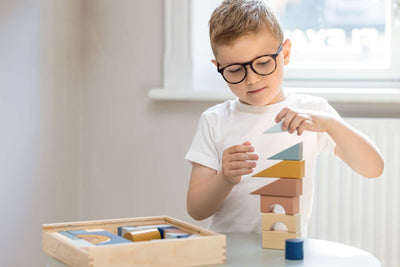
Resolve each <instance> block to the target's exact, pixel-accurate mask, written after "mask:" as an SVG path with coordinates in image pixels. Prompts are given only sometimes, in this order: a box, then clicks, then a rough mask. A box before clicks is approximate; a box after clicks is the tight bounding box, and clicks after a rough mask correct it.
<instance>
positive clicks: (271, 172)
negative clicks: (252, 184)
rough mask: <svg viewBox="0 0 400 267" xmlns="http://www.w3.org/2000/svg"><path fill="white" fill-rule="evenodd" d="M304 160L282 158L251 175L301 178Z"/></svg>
mask: <svg viewBox="0 0 400 267" xmlns="http://www.w3.org/2000/svg"><path fill="white" fill-rule="evenodd" d="M304 163H305V161H304V160H301V161H297V160H282V161H281V162H279V163H278V164H275V165H273V166H272V167H269V168H268V169H265V170H263V171H261V172H259V173H256V174H254V175H253V177H276V178H295V179H301V178H303V177H304V169H305V168H304V165H305V164H304Z"/></svg>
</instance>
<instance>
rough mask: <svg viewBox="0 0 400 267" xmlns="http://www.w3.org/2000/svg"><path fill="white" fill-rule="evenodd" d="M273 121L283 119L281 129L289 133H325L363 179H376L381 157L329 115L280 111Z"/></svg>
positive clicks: (365, 139)
mask: <svg viewBox="0 0 400 267" xmlns="http://www.w3.org/2000/svg"><path fill="white" fill-rule="evenodd" d="M275 120H276V122H280V121H281V120H283V122H282V129H284V130H286V129H287V130H288V131H289V133H294V132H295V131H297V134H298V135H301V134H302V133H303V132H304V131H312V132H327V133H328V134H329V136H330V137H332V139H333V140H334V141H335V143H336V148H335V154H336V155H337V156H338V157H339V158H341V159H342V160H343V161H345V162H346V163H347V164H348V165H349V166H350V167H351V168H352V169H353V170H355V171H356V172H357V173H359V174H360V175H362V176H364V177H368V178H374V177H378V176H380V175H381V174H382V172H383V166H384V161H383V158H382V156H381V154H380V153H379V152H378V150H377V149H376V147H375V146H374V145H373V144H372V143H371V142H370V141H369V139H368V138H367V137H365V136H364V135H362V134H361V133H360V132H358V131H357V130H355V129H354V128H352V127H350V126H349V125H348V124H347V123H346V122H344V121H343V120H341V119H339V118H336V117H334V116H333V115H332V114H330V113H327V112H318V111H304V110H302V111H300V110H294V109H290V108H284V109H283V110H282V111H281V112H280V113H279V114H278V115H277V116H276V119H275Z"/></svg>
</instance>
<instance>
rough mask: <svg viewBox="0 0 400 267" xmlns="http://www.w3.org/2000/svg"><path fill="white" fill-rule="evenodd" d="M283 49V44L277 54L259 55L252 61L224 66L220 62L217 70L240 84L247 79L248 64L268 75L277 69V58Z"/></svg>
mask: <svg viewBox="0 0 400 267" xmlns="http://www.w3.org/2000/svg"><path fill="white" fill-rule="evenodd" d="M281 51H282V44H281V45H280V46H279V48H278V51H277V52H276V54H269V55H263V56H259V57H257V58H255V59H253V60H252V61H249V62H245V63H233V64H230V65H228V66H226V67H223V68H220V65H219V63H218V66H217V70H218V72H219V73H221V75H222V77H223V78H224V80H225V81H226V82H228V83H231V84H238V83H241V82H242V81H243V80H244V79H246V76H247V68H246V66H247V65H250V67H251V69H252V70H253V71H254V72H255V73H257V74H258V75H261V76H267V75H270V74H272V73H273V72H274V71H275V70H276V65H277V64H276V58H277V56H278V55H279V53H280V52H281Z"/></svg>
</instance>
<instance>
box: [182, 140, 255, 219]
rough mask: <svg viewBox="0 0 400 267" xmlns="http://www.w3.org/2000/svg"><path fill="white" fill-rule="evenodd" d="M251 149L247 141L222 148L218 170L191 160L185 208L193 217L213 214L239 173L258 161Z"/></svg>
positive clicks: (243, 173)
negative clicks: (219, 169) (220, 168)
mask: <svg viewBox="0 0 400 267" xmlns="http://www.w3.org/2000/svg"><path fill="white" fill-rule="evenodd" d="M252 152H254V147H252V146H251V143H250V142H244V143H243V144H242V145H236V146H232V147H229V148H227V149H225V150H224V153H223V156H222V170H221V171H220V172H217V171H216V170H214V169H211V168H208V167H206V166H203V165H200V164H197V163H193V168H192V174H191V176H190V183H189V189H188V193H187V198H186V208H187V211H188V213H189V215H190V216H192V218H193V219H195V220H204V219H206V218H208V217H210V216H211V215H213V214H214V213H216V212H217V211H218V210H219V209H220V208H221V206H222V204H223V202H224V200H225V198H226V197H227V196H228V195H229V193H230V192H231V190H232V188H233V186H234V185H235V184H238V183H239V182H240V180H241V179H242V175H246V174H250V173H252V172H253V168H254V167H255V166H256V163H255V162H253V160H258V156H257V155H256V154H252Z"/></svg>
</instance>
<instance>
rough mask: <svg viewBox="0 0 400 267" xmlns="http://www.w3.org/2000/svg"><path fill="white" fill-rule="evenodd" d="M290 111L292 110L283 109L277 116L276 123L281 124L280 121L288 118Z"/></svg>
mask: <svg viewBox="0 0 400 267" xmlns="http://www.w3.org/2000/svg"><path fill="white" fill-rule="evenodd" d="M289 110H290V109H288V108H284V109H282V110H281V111H280V112H279V113H278V115H276V117H275V122H276V123H278V122H280V121H281V120H282V118H284V117H285V116H286V114H287V113H288V112H289Z"/></svg>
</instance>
